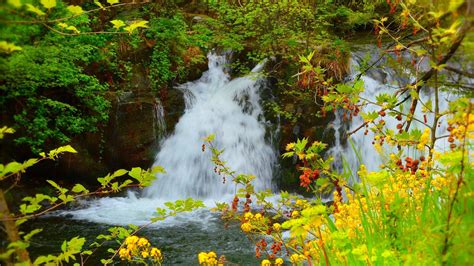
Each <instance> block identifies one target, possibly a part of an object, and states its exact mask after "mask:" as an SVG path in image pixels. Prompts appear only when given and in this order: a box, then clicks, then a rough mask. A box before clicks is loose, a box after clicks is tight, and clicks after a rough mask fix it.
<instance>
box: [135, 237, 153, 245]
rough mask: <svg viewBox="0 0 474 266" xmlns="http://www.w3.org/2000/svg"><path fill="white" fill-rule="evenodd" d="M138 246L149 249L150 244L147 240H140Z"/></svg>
mask: <svg viewBox="0 0 474 266" xmlns="http://www.w3.org/2000/svg"><path fill="white" fill-rule="evenodd" d="M138 246H139V247H147V246H150V242H148V240H147V239H146V238H140V240H138Z"/></svg>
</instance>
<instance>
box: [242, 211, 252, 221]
mask: <svg viewBox="0 0 474 266" xmlns="http://www.w3.org/2000/svg"><path fill="white" fill-rule="evenodd" d="M252 218H253V214H252V213H251V212H246V213H245V214H244V219H245V220H247V221H248V220H250V219H252Z"/></svg>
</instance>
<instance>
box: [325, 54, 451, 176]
mask: <svg viewBox="0 0 474 266" xmlns="http://www.w3.org/2000/svg"><path fill="white" fill-rule="evenodd" d="M374 51H376V50H375V49H374V48H372V49H371V50H370V51H369V52H370V53H371V56H372V58H374V59H375V58H377V57H378V54H377V53H374ZM363 53H364V51H360V52H357V53H353V54H352V57H351V71H350V75H349V76H348V77H347V80H346V81H347V82H352V81H354V80H355V79H356V78H358V76H359V74H360V72H359V71H358V67H359V65H360V61H361V58H362V56H361V54H363ZM423 63H424V64H422V65H421V66H420V69H421V70H422V71H426V70H427V68H428V67H429V64H428V62H423ZM387 65H388V64H386V63H385V61H381V62H380V63H379V64H378V65H376V66H375V67H374V68H372V69H371V70H369V71H367V72H366V73H365V74H363V75H360V79H361V80H362V81H363V82H364V91H363V92H362V93H361V96H362V97H363V98H365V99H367V100H370V101H373V102H375V101H376V96H377V95H379V94H381V93H387V94H390V95H392V94H394V93H395V91H396V89H397V88H399V87H400V86H404V85H407V84H409V83H411V82H413V81H415V80H416V73H412V72H410V71H409V70H408V69H403V72H404V74H406V75H407V76H408V78H402V77H400V75H399V73H397V72H396V71H395V70H394V69H392V68H390V67H388V66H387ZM403 97H405V96H403ZM455 97H456V95H455V94H453V93H449V92H447V91H442V90H441V91H440V92H439V108H440V110H446V109H447V108H448V104H449V102H450V101H452V100H454V98H455ZM400 99H402V98H400ZM420 100H421V102H423V103H425V104H428V103H429V102H431V104H432V106H434V104H435V102H434V101H435V97H434V90H431V89H426V88H425V89H423V90H422V91H421V93H420ZM410 103H411V102H410V101H407V102H406V103H404V104H403V106H402V108H403V110H404V112H408V109H409V106H410ZM420 105H421V104H419V105H418V106H417V109H416V110H415V113H414V117H416V118H418V119H419V120H420V121H423V120H424V117H423V115H424V113H423V112H422V111H421V107H420ZM380 109H381V108H380V107H379V106H375V105H372V104H369V105H367V106H365V107H363V108H362V110H361V112H371V111H377V112H378V111H380ZM342 112H343V111H342V110H338V111H337V112H336V118H335V121H334V122H333V126H334V129H335V134H336V136H335V137H336V138H335V139H336V141H335V145H334V147H332V148H331V149H330V150H329V152H328V154H329V155H330V156H332V157H334V158H335V161H336V162H335V165H333V167H334V169H336V170H338V171H342V165H341V161H342V160H345V161H346V162H347V164H348V167H349V169H350V170H351V171H352V173H353V177H356V179H357V176H356V173H357V170H358V169H359V166H360V164H361V163H362V164H364V165H365V166H366V168H367V170H369V171H377V170H379V169H380V165H381V164H382V163H383V160H384V157H383V156H379V154H378V152H377V151H376V150H375V148H374V145H373V144H372V141H373V136H374V134H373V133H372V132H371V131H370V130H369V133H368V134H367V135H364V131H365V130H364V129H360V130H359V131H357V132H355V133H354V134H352V135H350V136H349V139H348V140H349V142H348V143H345V142H342V141H341V135H342V136H345V135H346V134H347V132H352V131H354V130H355V129H357V128H358V127H359V126H360V125H361V124H362V123H363V122H364V121H363V119H362V117H361V116H360V115H359V116H356V117H353V119H352V120H350V121H342V116H343V113H342ZM381 119H383V120H384V121H385V126H386V128H388V129H391V130H393V131H394V132H397V131H398V129H397V124H398V123H399V121H398V120H396V119H395V118H393V117H390V116H389V115H386V116H385V117H379V118H377V119H376V120H375V122H376V123H378V122H379V121H380V120H381ZM404 119H405V118H404ZM426 120H427V121H428V124H429V123H432V121H433V114H428V115H427V117H426ZM425 127H426V126H425V125H423V124H422V123H420V122H417V121H413V122H412V125H411V127H410V129H414V128H418V129H420V130H421V131H423V130H424V128H425ZM446 134H447V123H446V117H442V118H441V119H440V120H439V126H438V127H437V128H436V135H437V136H441V135H446ZM350 142H352V143H353V146H354V147H352V145H351V144H350ZM448 148H449V143H448V142H447V140H446V139H441V140H438V141H437V142H436V147H435V149H436V150H438V151H443V150H446V149H448ZM354 149H355V150H354ZM383 150H384V153H386V155H388V154H389V153H391V152H393V153H397V149H396V147H390V146H388V145H387V144H385V145H384V146H383ZM403 151H404V154H405V156H410V157H412V158H418V157H419V156H421V155H426V154H423V152H420V151H418V150H416V149H413V148H412V149H406V148H404V149H403ZM357 153H359V154H360V155H361V159H362V161H359V159H358V156H357ZM353 181H357V180H353Z"/></svg>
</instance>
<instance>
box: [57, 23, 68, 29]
mask: <svg viewBox="0 0 474 266" xmlns="http://www.w3.org/2000/svg"><path fill="white" fill-rule="evenodd" d="M58 26H59V27H61V28H66V27H67V24H66V23H62V22H60V23H58Z"/></svg>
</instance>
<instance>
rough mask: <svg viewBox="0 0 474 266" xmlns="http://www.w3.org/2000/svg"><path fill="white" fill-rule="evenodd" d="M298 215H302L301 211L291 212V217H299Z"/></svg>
mask: <svg viewBox="0 0 474 266" xmlns="http://www.w3.org/2000/svg"><path fill="white" fill-rule="evenodd" d="M298 216H300V212H299V211H293V212H292V213H291V218H297V217H298Z"/></svg>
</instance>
